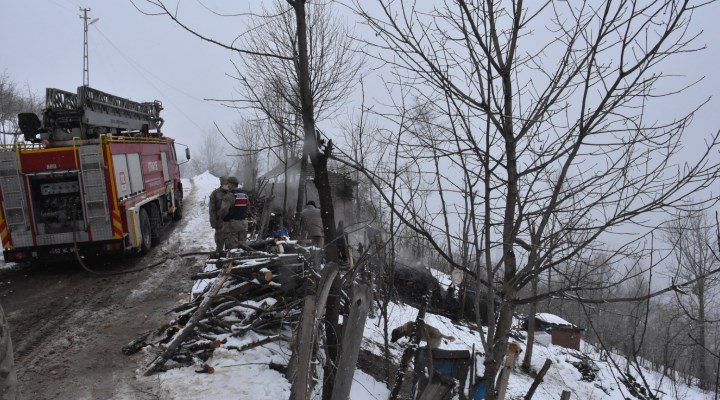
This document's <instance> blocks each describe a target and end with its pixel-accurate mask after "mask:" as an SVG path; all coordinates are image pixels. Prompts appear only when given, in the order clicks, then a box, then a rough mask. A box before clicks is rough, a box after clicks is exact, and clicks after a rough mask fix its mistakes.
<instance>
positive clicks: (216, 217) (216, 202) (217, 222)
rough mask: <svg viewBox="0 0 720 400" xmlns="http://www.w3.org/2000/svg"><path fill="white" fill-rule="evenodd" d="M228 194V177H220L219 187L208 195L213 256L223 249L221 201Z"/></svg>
mask: <svg viewBox="0 0 720 400" xmlns="http://www.w3.org/2000/svg"><path fill="white" fill-rule="evenodd" d="M228 193H230V191H229V187H228V177H227V176H221V177H220V187H219V188H217V189H215V190H213V191H212V193H210V201H209V202H210V204H209V206H210V226H211V227H212V228H213V229H215V254H217V255H220V254H221V253H222V251H223V250H224V248H225V237H224V235H223V217H224V216H225V215H224V214H221V208H222V200H223V197H225V195H226V194H228Z"/></svg>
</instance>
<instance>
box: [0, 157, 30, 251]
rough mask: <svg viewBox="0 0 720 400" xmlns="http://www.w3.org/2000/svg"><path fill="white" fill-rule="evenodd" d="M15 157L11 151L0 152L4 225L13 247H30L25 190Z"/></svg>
mask: <svg viewBox="0 0 720 400" xmlns="http://www.w3.org/2000/svg"><path fill="white" fill-rule="evenodd" d="M17 157H18V154H17V153H16V152H15V151H13V150H12V149H6V150H5V151H0V190H2V194H3V200H2V205H3V210H4V211H5V221H6V222H5V223H6V224H7V227H8V230H9V231H10V235H11V238H12V242H13V245H14V246H15V247H21V246H32V245H33V239H32V232H31V231H30V224H29V223H28V220H27V217H26V216H27V211H26V210H25V201H24V197H25V188H24V185H23V179H22V178H21V177H20V171H19V169H18V159H17Z"/></svg>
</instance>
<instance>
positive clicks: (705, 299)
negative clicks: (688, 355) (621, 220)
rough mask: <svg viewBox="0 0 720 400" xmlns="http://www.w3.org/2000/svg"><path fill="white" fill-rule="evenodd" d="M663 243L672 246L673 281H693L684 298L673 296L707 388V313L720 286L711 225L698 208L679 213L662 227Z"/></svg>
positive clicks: (719, 263)
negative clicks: (688, 323) (686, 323)
mask: <svg viewBox="0 0 720 400" xmlns="http://www.w3.org/2000/svg"><path fill="white" fill-rule="evenodd" d="M665 240H666V241H667V242H668V243H669V244H670V245H671V246H672V258H671V261H670V265H669V266H668V268H669V270H670V271H669V272H670V273H671V274H672V276H673V278H672V279H673V281H693V284H692V285H690V286H689V287H688V289H689V290H688V291H687V293H686V295H678V296H676V299H677V304H678V306H680V308H681V309H682V310H683V311H684V313H685V314H686V315H687V316H688V318H689V319H690V321H691V326H692V329H691V330H690V335H691V338H692V341H693V342H694V343H695V345H694V346H693V348H694V352H693V353H694V354H693V356H694V359H695V363H694V364H695V365H696V368H697V369H696V370H694V371H692V373H694V374H695V376H697V377H698V379H699V381H700V385H701V386H702V387H703V388H704V389H709V388H710V384H711V383H712V376H710V373H711V372H712V371H713V365H712V363H711V361H710V357H709V354H707V349H708V347H709V346H708V343H709V342H708V334H707V331H706V326H707V325H708V323H709V322H710V321H709V320H710V318H709V315H708V310H710V309H711V307H713V306H711V305H714V304H716V303H715V302H714V297H715V296H716V295H717V290H718V288H719V287H720V280H719V277H718V276H717V275H715V274H712V271H713V270H715V269H717V268H718V267H720V260H718V259H717V258H716V256H715V242H716V236H715V224H714V221H712V220H711V219H710V218H709V217H708V215H707V213H706V212H705V211H703V210H701V209H697V208H696V209H690V210H686V211H682V212H680V213H679V214H678V215H677V218H675V219H673V220H672V221H670V222H669V223H668V225H667V227H666V228H665Z"/></svg>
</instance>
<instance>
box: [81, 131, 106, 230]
mask: <svg viewBox="0 0 720 400" xmlns="http://www.w3.org/2000/svg"><path fill="white" fill-rule="evenodd" d="M78 153H79V157H80V174H81V175H82V185H83V192H84V196H85V218H86V221H87V223H88V225H89V226H90V231H91V232H92V236H93V240H94V241H97V240H108V239H112V224H111V221H110V214H109V212H108V203H107V193H106V189H105V174H104V171H103V163H102V145H83V146H80V147H79V148H78Z"/></svg>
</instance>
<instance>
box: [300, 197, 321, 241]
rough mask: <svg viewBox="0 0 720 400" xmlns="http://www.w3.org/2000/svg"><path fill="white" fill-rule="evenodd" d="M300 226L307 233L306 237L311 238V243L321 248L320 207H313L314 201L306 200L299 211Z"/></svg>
mask: <svg viewBox="0 0 720 400" xmlns="http://www.w3.org/2000/svg"><path fill="white" fill-rule="evenodd" d="M300 226H301V227H302V229H303V231H305V233H307V236H308V238H309V239H311V240H312V242H313V245H315V246H316V247H321V248H322V247H323V246H324V245H325V235H324V233H323V224H322V215H321V214H320V209H319V208H317V207H315V202H314V201H312V200H310V201H308V202H307V204H306V205H305V208H304V209H303V210H302V212H301V213H300Z"/></svg>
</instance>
